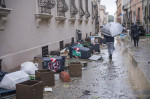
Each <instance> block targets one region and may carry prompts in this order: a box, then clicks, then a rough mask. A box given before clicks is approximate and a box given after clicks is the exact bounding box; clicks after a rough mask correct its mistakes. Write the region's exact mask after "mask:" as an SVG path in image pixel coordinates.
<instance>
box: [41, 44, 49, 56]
mask: <svg viewBox="0 0 150 99" xmlns="http://www.w3.org/2000/svg"><path fill="white" fill-rule="evenodd" d="M47 56H48V45H47V46H43V47H42V57H47Z"/></svg>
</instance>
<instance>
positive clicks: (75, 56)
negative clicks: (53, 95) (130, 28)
mask: <svg viewBox="0 0 150 99" xmlns="http://www.w3.org/2000/svg"><path fill="white" fill-rule="evenodd" d="M100 44H101V38H100V37H98V36H93V37H89V38H86V39H85V41H83V40H79V41H78V42H77V43H74V44H66V48H65V49H63V50H61V51H51V52H50V54H49V55H46V56H43V57H35V58H34V61H33V62H25V63H23V64H21V67H20V70H19V71H16V72H12V73H8V74H7V73H6V72H2V71H1V73H2V75H0V76H1V82H0V88H3V89H8V90H16V99H43V90H44V91H52V88H51V86H55V76H54V75H55V74H59V78H60V80H61V81H63V82H70V81H71V77H82V70H85V67H86V66H88V61H85V59H86V60H92V61H93V60H102V57H101V56H100V55H99V53H100ZM70 59H72V60H74V61H69V62H68V63H67V62H66V61H68V60H70ZM82 59H84V61H81V60H82Z"/></svg>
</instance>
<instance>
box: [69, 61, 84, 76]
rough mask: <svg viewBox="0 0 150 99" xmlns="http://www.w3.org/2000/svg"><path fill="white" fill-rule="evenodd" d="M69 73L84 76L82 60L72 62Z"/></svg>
mask: <svg viewBox="0 0 150 99" xmlns="http://www.w3.org/2000/svg"><path fill="white" fill-rule="evenodd" d="M69 74H70V76H71V77H81V76H82V64H81V63H80V62H72V63H70V64H69Z"/></svg>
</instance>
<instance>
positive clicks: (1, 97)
mask: <svg viewBox="0 0 150 99" xmlns="http://www.w3.org/2000/svg"><path fill="white" fill-rule="evenodd" d="M15 93H16V90H8V89H3V88H0V99H13V98H15V97H16V95H15Z"/></svg>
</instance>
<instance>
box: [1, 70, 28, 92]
mask: <svg viewBox="0 0 150 99" xmlns="http://www.w3.org/2000/svg"><path fill="white" fill-rule="evenodd" d="M27 80H29V75H28V74H27V73H25V72H24V71H16V72H13V73H9V74H6V75H5V76H4V78H3V80H2V81H1V83H0V87H1V88H4V89H12V90H14V89H16V84H18V83H21V82H24V81H27Z"/></svg>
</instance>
